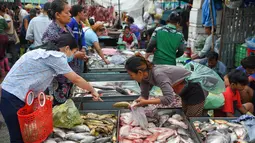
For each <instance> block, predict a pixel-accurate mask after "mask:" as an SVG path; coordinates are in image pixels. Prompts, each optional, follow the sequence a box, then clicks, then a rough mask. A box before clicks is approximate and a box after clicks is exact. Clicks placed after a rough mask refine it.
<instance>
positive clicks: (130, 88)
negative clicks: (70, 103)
mask: <svg viewBox="0 0 255 143" xmlns="http://www.w3.org/2000/svg"><path fill="white" fill-rule="evenodd" d="M91 84H92V86H93V87H94V89H95V90H96V91H97V92H98V93H99V94H101V95H102V96H121V95H139V94H140V91H139V86H138V84H137V83H136V82H135V81H126V82H91ZM71 92H72V95H73V97H83V96H91V94H90V93H89V92H88V91H86V90H83V89H81V88H79V87H78V86H74V87H73V88H72V91H71Z"/></svg>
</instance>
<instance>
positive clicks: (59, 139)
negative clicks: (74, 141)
mask: <svg viewBox="0 0 255 143" xmlns="http://www.w3.org/2000/svg"><path fill="white" fill-rule="evenodd" d="M54 140H55V141H56V142H61V141H63V139H61V138H54Z"/></svg>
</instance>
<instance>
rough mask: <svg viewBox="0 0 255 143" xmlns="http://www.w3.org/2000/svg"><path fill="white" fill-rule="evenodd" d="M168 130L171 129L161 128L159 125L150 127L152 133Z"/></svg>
mask: <svg viewBox="0 0 255 143" xmlns="http://www.w3.org/2000/svg"><path fill="white" fill-rule="evenodd" d="M168 130H171V129H169V128H159V127H155V128H148V131H149V132H151V133H163V132H167V131H168Z"/></svg>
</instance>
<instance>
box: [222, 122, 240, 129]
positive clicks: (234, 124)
mask: <svg viewBox="0 0 255 143" xmlns="http://www.w3.org/2000/svg"><path fill="white" fill-rule="evenodd" d="M226 125H228V126H230V127H239V128H241V127H243V125H240V124H237V123H231V122H227V123H226Z"/></svg>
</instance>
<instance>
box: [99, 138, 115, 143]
mask: <svg viewBox="0 0 255 143" xmlns="http://www.w3.org/2000/svg"><path fill="white" fill-rule="evenodd" d="M110 140H111V137H104V138H99V139H97V140H96V141H95V143H106V142H108V141H110Z"/></svg>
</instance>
